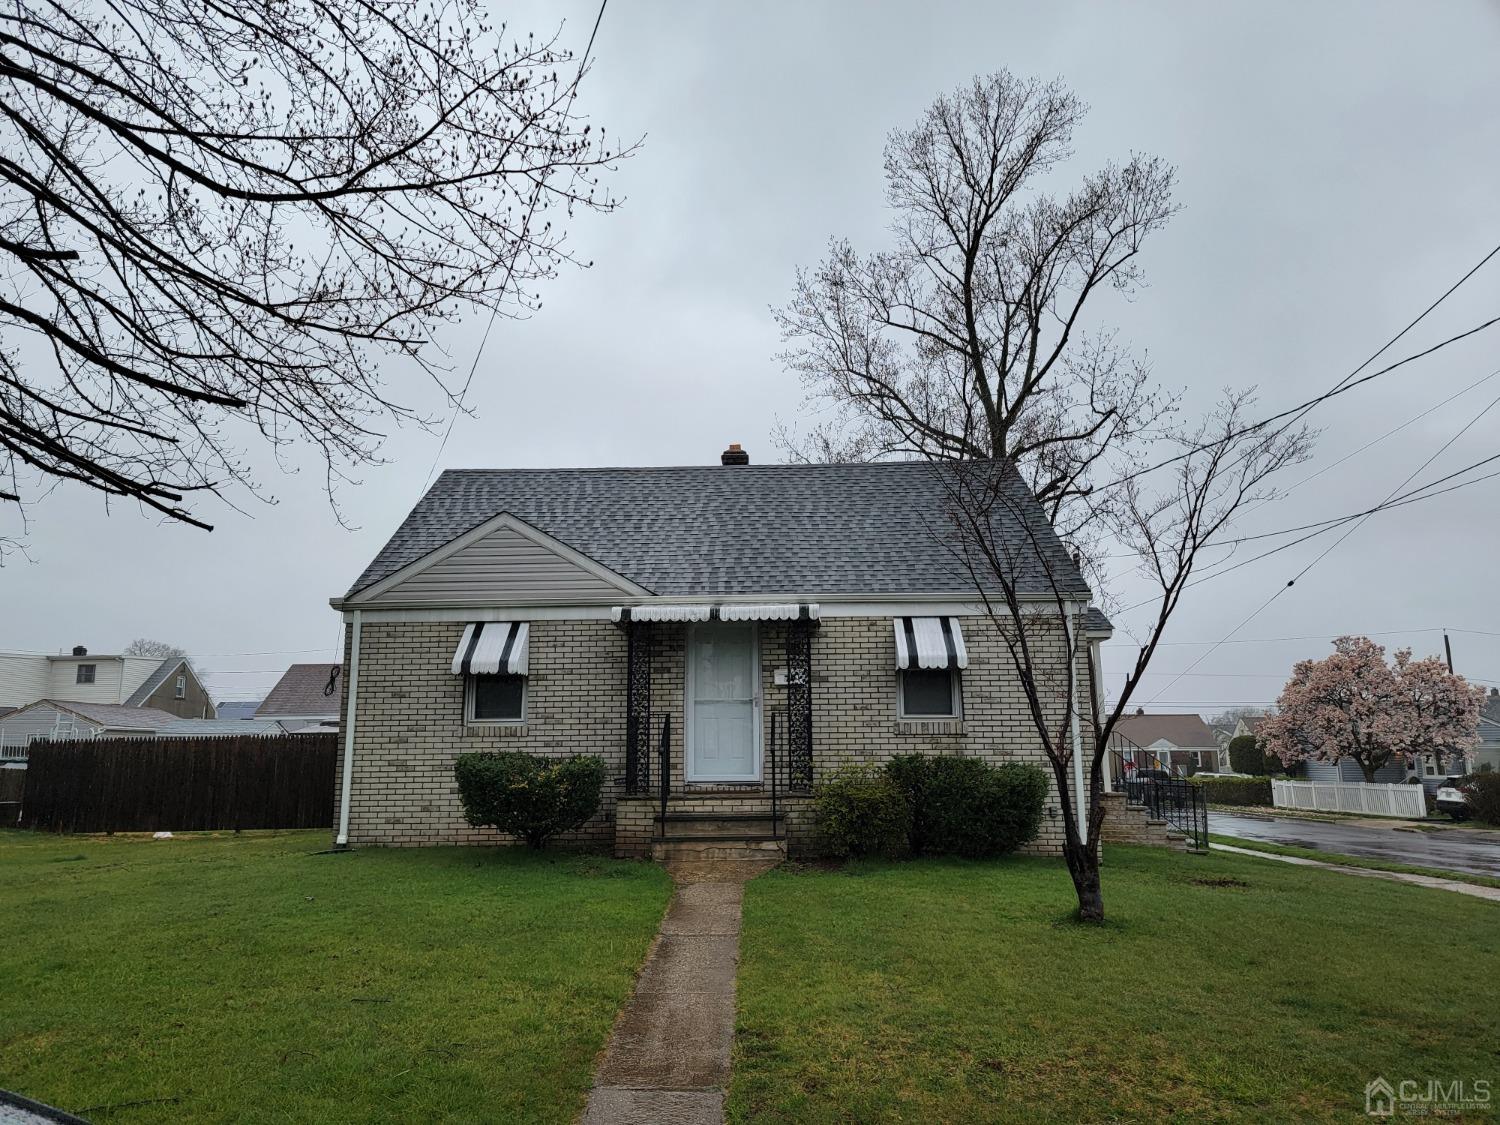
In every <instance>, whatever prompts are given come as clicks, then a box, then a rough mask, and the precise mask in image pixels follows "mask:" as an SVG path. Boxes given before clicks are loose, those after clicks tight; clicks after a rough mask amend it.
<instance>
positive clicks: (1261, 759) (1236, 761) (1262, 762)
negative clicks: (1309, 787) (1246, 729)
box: [1229, 734, 1281, 777]
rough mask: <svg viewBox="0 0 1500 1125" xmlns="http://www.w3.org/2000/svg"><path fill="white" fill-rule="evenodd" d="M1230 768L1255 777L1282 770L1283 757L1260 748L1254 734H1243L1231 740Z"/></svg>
mask: <svg viewBox="0 0 1500 1125" xmlns="http://www.w3.org/2000/svg"><path fill="white" fill-rule="evenodd" d="M1229 768H1230V769H1232V770H1233V771H1234V772H1235V773H1248V774H1251V775H1253V776H1255V777H1263V776H1265V775H1266V774H1272V773H1279V772H1280V771H1281V759H1280V758H1278V757H1277V756H1276V755H1275V754H1267V753H1266V752H1265V751H1264V750H1262V749H1261V748H1260V744H1259V743H1258V742H1257V741H1256V738H1255V735H1253V734H1242V735H1238V736H1237V737H1235V738H1231V739H1230V740H1229Z"/></svg>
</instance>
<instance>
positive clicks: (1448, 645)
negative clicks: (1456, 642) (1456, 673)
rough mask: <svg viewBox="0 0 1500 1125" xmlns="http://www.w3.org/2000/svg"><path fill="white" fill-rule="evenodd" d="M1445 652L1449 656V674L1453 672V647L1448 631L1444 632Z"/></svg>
mask: <svg viewBox="0 0 1500 1125" xmlns="http://www.w3.org/2000/svg"><path fill="white" fill-rule="evenodd" d="M1443 651H1444V652H1446V653H1447V654H1448V672H1449V673H1450V674H1451V673H1452V672H1453V645H1452V643H1451V642H1450V641H1449V640H1448V630H1447V629H1444V630H1443Z"/></svg>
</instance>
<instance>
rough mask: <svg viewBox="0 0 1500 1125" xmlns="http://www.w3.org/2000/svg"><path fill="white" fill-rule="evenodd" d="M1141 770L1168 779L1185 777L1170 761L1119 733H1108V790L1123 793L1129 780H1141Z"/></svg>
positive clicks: (1178, 767) (1180, 769) (1179, 768)
mask: <svg viewBox="0 0 1500 1125" xmlns="http://www.w3.org/2000/svg"><path fill="white" fill-rule="evenodd" d="M1143 770H1150V771H1152V772H1153V774H1154V773H1161V774H1165V775H1166V776H1167V777H1169V778H1181V777H1186V776H1187V775H1186V774H1185V773H1184V772H1183V770H1182V767H1180V766H1176V765H1173V764H1172V761H1171V759H1168V760H1167V761H1162V759H1161V758H1160V757H1158V756H1157V754H1156V753H1155V752H1154V751H1151V750H1147V749H1146V748H1145V747H1143V746H1140V745H1138V744H1136V743H1135V742H1132V741H1131V740H1130V739H1129V738H1126V737H1125V736H1124V735H1123V734H1121V733H1120V732H1119V731H1112V732H1110V736H1109V778H1110V788H1112V789H1113V790H1114V791H1115V792H1116V793H1123V792H1125V786H1126V783H1127V782H1128V781H1131V780H1141V779H1142V771H1143Z"/></svg>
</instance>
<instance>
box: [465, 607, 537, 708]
mask: <svg viewBox="0 0 1500 1125" xmlns="http://www.w3.org/2000/svg"><path fill="white" fill-rule="evenodd" d="M530 647H531V629H530V626H529V625H528V624H527V623H526V622H525V621H476V622H474V623H473V624H471V625H467V626H465V627H464V634H463V637H462V638H461V639H460V640H459V642H458V650H457V651H456V652H454V654H453V674H454V675H455V676H462V677H463V678H464V722H465V723H466V724H471V725H478V726H483V725H485V724H486V723H492V724H515V723H524V722H525V721H526V694H527V692H526V685H527V674H528V672H529V671H530Z"/></svg>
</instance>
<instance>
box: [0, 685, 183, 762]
mask: <svg viewBox="0 0 1500 1125" xmlns="http://www.w3.org/2000/svg"><path fill="white" fill-rule="evenodd" d="M181 721H182V720H180V719H179V718H178V717H177V716H176V715H171V714H168V713H167V712H166V711H159V710H157V709H156V708H154V707H131V706H126V705H125V704H122V703H80V702H78V701H76V700H61V699H40V700H37V702H35V703H31V704H28V705H27V706H25V707H18V708H17V709H16V710H14V711H12V712H11V713H10V714H9V715H6V716H5V717H4V718H0V757H4V758H8V759H11V760H24V759H25V758H26V757H27V755H28V747H29V746H30V745H31V743H32V742H34V741H36V740H39V739H51V740H58V739H71V738H141V737H145V736H148V735H151V734H155V733H156V732H158V731H160V730H162V729H163V728H165V727H169V726H171V725H172V724H173V723H177V722H181Z"/></svg>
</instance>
